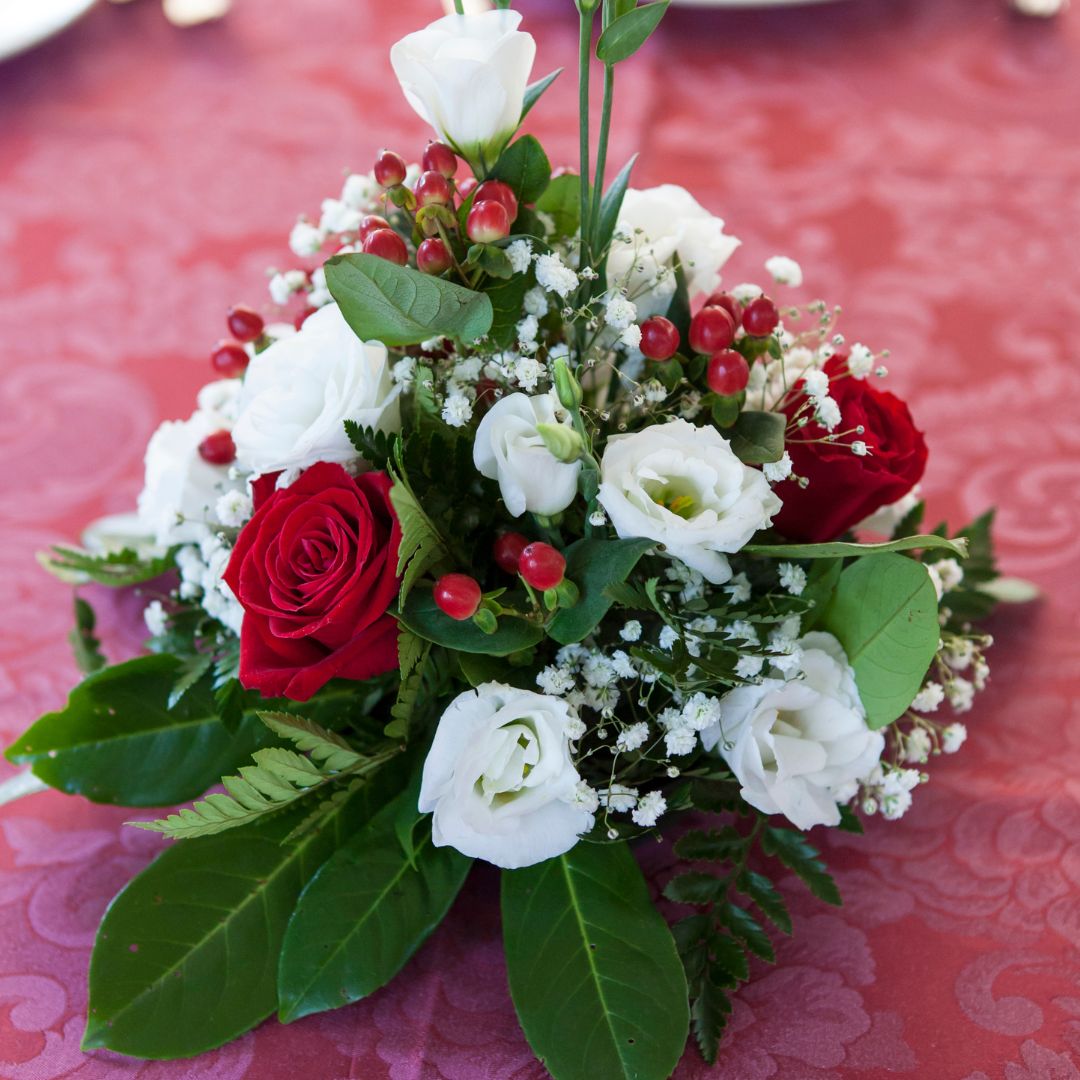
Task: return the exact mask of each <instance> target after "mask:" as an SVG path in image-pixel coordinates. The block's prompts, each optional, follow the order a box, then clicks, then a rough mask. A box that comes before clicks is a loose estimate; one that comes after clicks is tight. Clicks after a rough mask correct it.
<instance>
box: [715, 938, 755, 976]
mask: <svg viewBox="0 0 1080 1080" xmlns="http://www.w3.org/2000/svg"><path fill="white" fill-rule="evenodd" d="M709 951H710V952H711V953H712V955H713V959H714V961H715V964H716V966H717V967H719V968H720V969H721V970H722V971H724V972H726V973H727V974H728V975H730V976H731V978H732V980H734V981H739V982H745V981H746V980H747V979H748V978H749V977H750V965H749V964H748V963H747V959H746V952H745V950H744V948H743V946H742V945H740V944H739V942H738V941H736V940H735V938H733V937H728V935H727V934H721V933H718V932H715V931H714V932H713V933H712V934H711V935H710V937H709ZM712 977H713V979H715V978H716V975H715V972H714V973H713V976H712Z"/></svg>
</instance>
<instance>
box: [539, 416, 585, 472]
mask: <svg viewBox="0 0 1080 1080" xmlns="http://www.w3.org/2000/svg"><path fill="white" fill-rule="evenodd" d="M536 430H537V433H538V434H539V435H540V438H541V439H543V440H544V445H545V446H546V447H547V448H548V450H549V451H550V452H551V456H552V457H555V458H558V459H559V461H564V462H567V463H569V462H571V461H577V459H578V458H579V457H581V452H582V451H583V450H584V449H585V443H584V442H583V441H582V439H581V436H580V435H579V434H578V433H577V432H576V431H575V430H574V429H573V428H572V427H568V426H567V425H566V424H537V425H536Z"/></svg>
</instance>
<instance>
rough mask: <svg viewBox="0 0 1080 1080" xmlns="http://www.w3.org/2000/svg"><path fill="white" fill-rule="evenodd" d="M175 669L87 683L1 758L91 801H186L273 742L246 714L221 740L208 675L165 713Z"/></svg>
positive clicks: (171, 663)
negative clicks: (28, 766)
mask: <svg viewBox="0 0 1080 1080" xmlns="http://www.w3.org/2000/svg"><path fill="white" fill-rule="evenodd" d="M180 667H181V664H180V661H179V660H177V659H176V658H175V657H172V656H168V655H164V654H161V655H156V656H141V657H139V658H137V659H135V660H129V661H128V662H127V663H124V664H116V665H115V666H113V667H109V668H105V669H104V670H102V671H99V672H97V673H96V674H94V675H91V676H89V677H88V678H87V679H85V680H84V681H83V682H81V683H80V684H79V685H78V686H77V687H76V688H75V689H74V690H73V691H72V692H71V696H70V697H69V698H68V703H67V706H66V707H65V708H64V709H62V710H60V711H59V712H54V713H49V714H48V715H46V716H43V717H42V718H41V719H40V720H39V721H38V722H37V723H36V724H34V725H33V726H32V727H31V728H30V729H29V730H28V731H26V732H24V734H23V735H22V737H21V738H20V739H19V740H18V741H17V742H15V743H14V745H12V746H10V747H9V748H8V750H7V757H8V759H9V760H10V761H13V762H16V763H18V764H28V765H30V766H31V768H32V769H33V772H34V775H35V776H37V777H38V778H39V779H41V780H44V781H45V783H46V784H50V785H51V786H52V787H55V788H59V789H60V790H61V791H66V792H68V793H69V794H77V795H83V796H85V797H86V798H88V799H91V800H92V801H94V802H101V803H119V804H121V805H123V806H167V805H169V804H170V803H179V802H187V801H188V800H189V799H194V798H196V797H197V796H199V795H201V794H202V793H203V792H204V791H205V790H206V789H207V788H208V787H210V785H211V784H216V783H217V781H218V779H219V777H221V776H222V775H223V774H224V773H227V772H230V771H232V770H233V769H234V768H236V766H237V765H240V764H242V763H243V762H245V761H246V760H247V759H248V758H250V757H251V755H252V753H253V752H254V751H255V750H257V749H259V747H261V746H266V745H268V744H269V743H271V742H273V736H272V735H271V733H270V732H269V731H268V730H267V729H266V727H265V726H264V725H263V724H262V723H260V721H259V719H258V717H256V716H255V715H254V713H248V714H247V715H245V716H244V718H243V719H242V720H241V722H240V724H239V726H238V727H237V729H236V731H235V733H234V734H230V733H229V731H227V730H226V728H225V726H224V725H223V724H222V723H221V721H220V719H219V718H218V706H217V703H216V702H215V700H214V695H213V691H212V689H211V680H210V679H209V678H203V679H202V680H200V681H199V682H198V683H196V685H194V686H192V687H191V688H190V689H189V690H188V691H187V692H186V693H185V694H184V696H183V697H182V698H181V699H180V701H179V702H177V704H176V705H175V707H174V708H172V709H171V710H170V709H169V708H168V700H169V693H170V691H171V690H172V687H173V684H174V683H175V681H176V678H177V674H178V672H179V671H180Z"/></svg>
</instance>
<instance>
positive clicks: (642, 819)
mask: <svg viewBox="0 0 1080 1080" xmlns="http://www.w3.org/2000/svg"><path fill="white" fill-rule="evenodd" d="M666 809H667V800H666V799H665V798H664V796H663V795H661V794H660V792H659V791H650V792H649V793H648V794H647V795H642V797H641V798H640V799H639V800H638V804H637V806H636V807H635V808H634V809H633V810H632V811H631V813H630V817H631V818H632V819H633V822H634V824H635V825H640V826H641V827H642V828H643V829H651V828H652V827H653V826H654V825H655V824H656V823H657V821H659V820H660V816H661V815H662V814H663V813H664V811H665V810H666Z"/></svg>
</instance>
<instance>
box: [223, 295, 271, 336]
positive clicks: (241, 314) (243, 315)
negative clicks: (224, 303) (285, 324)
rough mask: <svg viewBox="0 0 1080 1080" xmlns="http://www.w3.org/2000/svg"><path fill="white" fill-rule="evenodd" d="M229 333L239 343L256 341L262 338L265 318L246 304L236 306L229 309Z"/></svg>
mask: <svg viewBox="0 0 1080 1080" xmlns="http://www.w3.org/2000/svg"><path fill="white" fill-rule="evenodd" d="M228 323H229V333H230V334H232V336H233V337H234V338H236V340H237V341H255V340H256V339H258V338H260V337H262V332H263V325H264V324H263V317H262V316H261V315H260V314H259V313H258V312H257V311H256V310H255V309H254V308H249V307H247V306H246V305H244V304H234V305H233V306H232V307H231V308H229V315H228Z"/></svg>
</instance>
